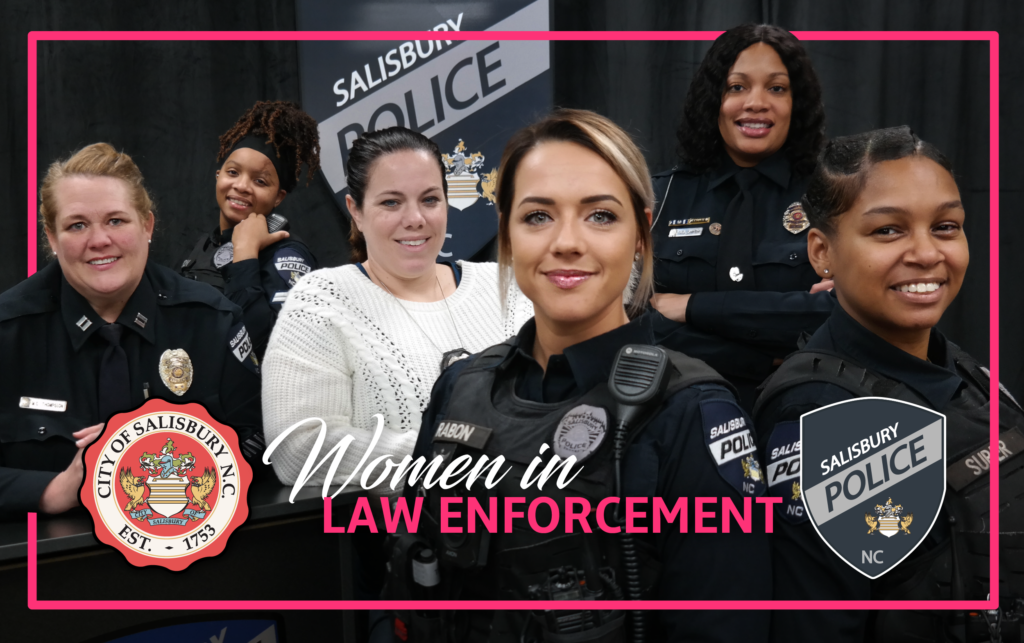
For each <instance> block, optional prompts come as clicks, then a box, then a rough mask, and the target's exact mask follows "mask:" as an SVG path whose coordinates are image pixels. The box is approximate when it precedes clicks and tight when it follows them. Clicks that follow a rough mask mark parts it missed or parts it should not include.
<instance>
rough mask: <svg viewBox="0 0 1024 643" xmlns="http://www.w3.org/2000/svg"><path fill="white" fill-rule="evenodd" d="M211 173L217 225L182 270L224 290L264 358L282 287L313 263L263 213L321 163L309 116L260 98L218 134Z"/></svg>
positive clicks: (305, 249)
mask: <svg viewBox="0 0 1024 643" xmlns="http://www.w3.org/2000/svg"><path fill="white" fill-rule="evenodd" d="M217 161H218V163H220V164H221V165H220V169H218V170H217V173H216V177H217V178H216V196H217V209H218V214H219V220H218V225H217V227H216V228H214V229H213V230H212V231H210V232H208V233H205V234H203V236H202V237H200V238H199V240H198V241H197V242H196V245H195V247H194V248H193V249H192V252H191V253H190V254H189V256H188V258H187V259H185V260H184V261H183V262H181V263H180V264H179V266H180V267H179V270H180V272H181V274H182V275H184V276H185V277H189V278H191V279H195V280H197V281H203V282H206V283H208V284H210V285H212V286H213V287H215V288H217V289H218V290H220V291H222V292H223V293H224V294H225V295H226V296H227V298H228V299H230V300H231V301H233V302H234V303H236V304H238V305H239V306H240V307H241V308H242V311H243V312H244V313H245V325H246V327H247V328H248V329H249V335H250V337H251V338H252V342H253V345H254V347H255V350H256V354H257V355H258V356H259V357H260V358H262V357H263V352H264V350H265V349H266V346H267V342H268V341H269V340H270V331H271V329H272V328H273V326H274V322H275V321H276V319H277V314H278V312H279V311H280V310H281V304H283V303H284V300H285V298H286V297H287V295H288V291H289V290H290V289H291V287H292V286H294V285H295V283H296V282H297V281H298V280H299V278H300V277H302V276H303V275H305V274H307V273H309V272H312V271H313V270H315V269H316V268H317V267H318V266H317V262H316V258H315V257H314V256H313V253H312V252H311V251H310V249H309V248H308V247H307V246H306V244H304V243H303V242H302V241H300V240H299V239H297V238H295V237H292V236H291V235H290V234H289V233H288V232H286V231H284V230H279V231H276V232H274V231H271V230H270V229H269V228H268V218H269V217H270V216H271V214H272V213H273V210H274V208H276V207H277V206H279V205H280V204H281V202H282V201H283V200H284V198H285V197H286V196H287V195H288V193H289V192H292V191H293V190H294V189H295V187H296V186H297V185H298V182H299V179H300V178H301V174H302V165H305V166H306V167H307V173H306V182H307V184H308V183H309V181H310V180H311V179H312V178H313V175H314V173H315V172H316V170H317V169H318V168H319V167H320V140H319V134H318V132H317V124H316V121H315V120H313V118H312V117H311V116H310V115H309V114H307V113H305V112H304V111H302V110H301V109H299V108H298V106H296V105H295V104H293V103H288V102H284V101H260V102H257V103H256V104H255V105H253V106H252V108H250V109H249V110H248V111H246V112H245V113H244V114H242V117H241V118H239V119H238V122H236V123H235V124H234V126H232V127H231V129H229V130H228V131H226V132H224V134H223V135H221V137H220V150H219V151H218V153H217Z"/></svg>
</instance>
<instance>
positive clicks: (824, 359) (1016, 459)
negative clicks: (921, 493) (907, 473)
mask: <svg viewBox="0 0 1024 643" xmlns="http://www.w3.org/2000/svg"><path fill="white" fill-rule="evenodd" d="M947 347H948V350H949V351H950V352H951V355H952V357H953V360H954V362H955V364H956V369H957V374H958V375H959V376H960V377H961V378H962V379H963V380H964V381H965V382H967V384H968V386H967V388H966V389H965V390H962V391H961V392H960V394H959V395H958V397H956V398H954V400H953V401H952V402H950V404H949V405H948V406H947V407H946V408H945V409H941V410H939V409H935V410H939V412H941V413H944V414H945V415H946V422H947V427H946V431H947V433H946V435H947V443H948V450H947V459H946V484H947V489H946V498H945V501H944V503H943V508H944V510H945V511H944V512H943V514H942V515H940V516H939V519H938V520H937V521H936V523H935V526H934V527H933V529H932V532H931V533H930V534H929V536H928V538H927V539H926V541H925V542H924V543H922V545H921V547H919V548H918V550H917V551H915V552H914V553H913V554H912V555H911V556H910V557H909V558H908V559H907V560H905V561H903V562H902V563H900V564H899V565H898V566H897V567H896V568H895V569H893V570H891V571H890V572H888V573H887V574H886V575H885V576H883V577H882V578H881V579H879V580H877V581H874V582H873V583H872V594H873V598H875V599H878V600H885V599H905V600H965V599H967V600H972V599H973V600H979V599H982V600H983V599H986V598H987V595H988V588H989V536H990V529H989V526H990V524H991V522H990V511H989V476H988V471H989V464H990V462H991V458H992V457H995V456H991V455H990V453H989V439H988V437H987V436H988V434H989V418H990V417H991V411H990V399H989V379H990V378H989V373H988V369H986V368H985V367H984V366H981V365H980V364H979V363H978V362H977V361H976V360H975V359H974V358H973V357H971V356H970V355H968V354H967V353H966V352H964V351H963V350H962V349H960V347H958V346H956V345H955V344H953V343H951V342H947ZM812 381H813V382H825V383H828V384H833V385H835V386H839V387H841V388H843V389H845V390H846V391H848V392H849V393H851V394H852V395H854V396H856V397H868V396H879V397H889V398H893V399H897V400H902V401H905V402H911V403H914V404H918V405H920V406H925V407H928V408H931V405H930V404H929V403H928V402H927V401H926V400H925V399H924V398H922V397H921V396H920V395H918V394H917V393H915V392H914V391H913V390H912V389H910V388H908V387H907V386H906V385H904V384H903V383H901V382H896V381H893V380H890V379H888V378H885V377H883V376H881V375H878V374H876V373H873V372H871V371H869V370H867V369H865V368H864V367H862V366H860V365H859V364H856V363H854V362H852V361H850V360H849V359H847V358H844V357H840V356H838V355H834V354H831V353H826V352H817V351H806V350H805V351H800V352H799V353H795V354H793V355H791V356H790V357H789V358H787V359H786V361H785V362H784V363H783V364H782V366H780V367H779V369H778V370H777V371H776V372H775V373H773V374H772V376H771V377H769V378H768V379H767V380H766V381H765V383H764V384H763V385H762V389H763V390H762V393H761V395H760V397H758V400H757V404H756V405H755V406H754V418H755V419H756V418H758V415H759V413H760V411H761V409H763V408H764V407H765V406H766V405H767V404H768V403H769V402H770V401H771V400H773V399H775V398H776V397H777V396H778V395H779V394H780V393H782V392H783V391H786V390H788V389H790V388H793V387H794V386H798V385H800V384H803V383H807V382H812ZM999 427H1000V436H999V441H1000V454H999V456H998V457H999V494H1000V499H1001V500H1002V503H1001V508H1000V512H999V544H1000V554H999V568H1000V569H999V571H1000V574H999V592H1000V596H1001V597H1004V598H1006V599H1007V600H1005V601H1001V602H1002V603H1003V604H1004V605H1012V604H1013V602H1014V600H1015V599H1017V598H1021V597H1024V457H1021V453H1022V452H1024V412H1022V409H1021V407H1020V405H1019V404H1018V403H1017V401H1016V400H1015V399H1014V398H1013V397H1012V396H1011V395H1010V394H1009V392H1008V391H1006V390H1005V389H1004V388H1002V386H1000V395H999ZM982 435H983V436H985V437H984V438H983V439H980V440H979V439H974V440H973V441H967V442H965V441H964V439H963V437H962V436H976V437H977V436H982ZM932 616H934V614H933V615H931V616H929V615H927V614H925V613H914V612H880V613H879V614H877V615H876V617H875V619H874V620H875V624H874V629H875V638H873V639H872V640H877V641H881V642H885V641H903V640H917V639H916V638H914V637H923V638H922V639H921V640H926V639H929V638H930V637H933V635H934V637H937V638H934V640H975V639H972V638H971V636H970V635H966V634H964V633H963V632H961V631H959V630H960V627H959V625H963V622H962V619H961V622H960V623H959V625H958V626H957V628H956V629H957V630H958V632H956V633H951V634H949V633H947V632H945V630H946V629H948V625H938V626H935V627H938V628H940V629H942V630H943V631H934V632H933V631H932V630H931V629H928V628H932V627H933V625H932V624H930V623H929V622H930V621H934V620H935V619H934V618H932ZM918 617H919V618H918ZM922 624H924V625H922ZM922 627H925V630H924V631H922V629H921V628H922ZM965 627H966V626H965ZM1012 627H1014V628H1016V627H1018V625H1017V624H1014V625H1013V626H1012ZM908 637H909V639H908ZM943 637H945V638H943ZM979 640H986V641H987V640H988V637H987V636H986V637H985V638H983V639H979ZM1008 640H1009V639H1008ZM1014 640H1015V639H1014Z"/></svg>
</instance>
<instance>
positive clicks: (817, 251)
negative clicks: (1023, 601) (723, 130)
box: [754, 127, 1024, 643]
mask: <svg viewBox="0 0 1024 643" xmlns="http://www.w3.org/2000/svg"><path fill="white" fill-rule="evenodd" d="M803 207H804V210H805V211H806V212H807V215H808V217H809V218H810V221H811V231H810V233H809V235H808V254H809V255H810V260H811V263H812V265H813V266H814V269H815V270H816V271H817V273H818V274H819V275H820V276H822V277H826V276H827V277H830V278H832V279H833V280H834V284H835V289H834V292H835V293H836V295H837V298H838V303H839V305H838V306H836V307H835V309H834V310H833V311H832V313H831V315H830V316H829V318H828V320H827V321H826V322H825V324H823V325H822V326H821V328H819V329H818V331H817V332H816V333H815V334H814V336H813V337H812V338H811V339H810V340H809V341H808V343H807V345H806V347H805V348H804V350H802V351H800V352H799V353H796V354H794V355H793V356H792V357H790V358H789V359H787V361H786V362H785V363H784V364H783V365H782V366H781V367H780V368H779V370H778V371H777V372H776V373H775V374H773V375H772V377H771V378H770V379H769V380H768V381H767V382H766V384H765V390H764V392H763V394H762V395H761V397H760V398H758V401H757V406H756V407H755V411H754V413H755V416H754V418H755V423H756V426H757V427H758V428H759V433H760V435H761V440H760V441H761V444H762V446H763V447H764V448H765V449H766V453H767V454H768V459H769V461H768V462H767V463H766V464H767V466H768V470H769V471H772V470H773V465H775V466H776V467H777V466H778V464H779V463H781V462H782V461H783V460H785V459H787V458H789V457H790V454H792V453H794V452H796V453H799V442H800V432H799V419H800V416H801V415H802V414H804V413H807V412H810V411H813V410H815V409H818V408H821V407H824V406H828V405H830V404H834V403H836V402H841V401H844V400H849V399H852V398H856V397H868V396H882V397H894V398H896V399H901V400H904V401H909V402H912V403H915V404H917V405H919V406H923V407H927V408H930V409H932V410H934V411H937V412H940V413H943V414H945V416H946V429H947V430H946V462H945V466H946V468H947V471H946V480H947V488H946V496H945V502H944V504H943V509H942V510H941V511H940V514H939V517H938V518H937V520H936V522H935V526H934V527H933V529H932V532H931V533H930V534H929V535H928V537H927V539H926V540H925V541H924V542H922V543H921V544H920V545H919V546H918V547H917V549H916V550H914V552H913V553H912V554H910V556H909V557H908V558H907V559H905V560H903V561H902V562H901V563H900V564H899V566H898V567H896V568H895V569H892V570H890V571H889V572H887V573H886V575H885V576H883V577H881V578H880V579H878V580H875V581H869V580H868V579H867V578H866V577H865V576H862V575H861V573H860V572H858V571H855V570H854V569H853V568H852V567H850V566H848V565H847V564H846V563H845V562H843V560H842V559H840V558H839V557H838V556H837V555H836V554H834V553H833V552H832V551H830V550H829V548H828V547H827V546H826V544H825V543H824V542H823V541H822V540H821V539H820V538H819V536H818V535H817V534H816V533H815V530H814V529H813V526H812V525H811V524H809V522H808V517H807V515H806V508H805V507H804V504H803V502H804V499H803V496H802V494H801V491H800V490H799V488H798V487H793V486H792V485H793V482H794V481H793V476H788V477H780V478H779V480H780V482H778V483H776V482H775V481H774V480H769V485H771V486H770V488H769V495H781V496H782V497H783V503H782V504H781V505H780V506H779V514H778V515H779V517H780V518H781V519H780V520H776V521H775V534H774V536H773V541H772V550H773V553H772V559H773V570H774V571H773V577H774V596H775V598H776V599H784V600H794V599H812V600H828V599H868V598H874V599H920V600H935V599H961V600H962V599H968V600H971V599H974V600H978V599H985V598H986V596H987V594H988V591H989V590H988V571H989V570H988V562H989V559H988V541H989V534H988V526H989V525H990V521H989V515H988V512H989V494H988V484H989V479H988V475H987V467H986V469H985V470H981V469H980V468H978V467H974V468H972V467H970V466H969V463H970V462H972V461H973V460H972V458H976V456H979V454H981V453H982V452H984V454H985V456H987V453H988V447H989V416H990V411H989V404H990V402H989V399H990V391H989V386H990V383H989V374H988V370H987V369H986V368H984V367H983V366H981V365H980V364H979V363H978V362H977V361H976V360H975V359H974V358H972V357H971V356H970V355H968V354H967V353H965V352H964V351H963V350H962V349H960V348H959V347H958V346H957V345H956V344H953V343H952V342H950V341H949V340H947V339H946V338H945V337H944V336H943V335H942V333H940V332H939V331H938V329H937V328H936V324H938V322H939V320H940V319H941V318H942V314H943V313H944V312H945V310H946V309H947V308H948V307H949V305H950V304H951V303H952V302H953V300H954V299H955V298H956V295H957V293H958V292H959V290H960V286H961V284H962V283H963V279H964V273H965V271H966V269H967V264H968V259H969V253H968V247H967V239H966V237H965V236H964V230H963V227H964V215H965V213H964V207H963V204H962V202H961V199H960V192H959V190H958V188H957V185H956V181H955V179H954V177H953V174H952V168H951V165H950V162H949V160H948V159H947V158H946V157H945V156H944V155H943V154H942V153H941V152H940V151H939V150H937V149H936V148H935V147H934V146H932V145H930V144H928V143H926V142H924V141H922V140H920V139H919V138H918V137H917V136H915V135H914V134H913V132H911V130H910V128H908V127H897V128H892V129H884V130H876V131H872V132H867V133H865V134H859V135H856V136H848V137H843V138H838V139H835V140H833V141H831V142H830V143H828V144H827V145H826V147H825V150H824V151H823V153H822V155H821V157H820V159H819V161H818V167H817V169H816V170H815V173H814V175H813V177H812V179H811V182H810V185H809V186H808V188H807V194H806V196H805V197H804V199H803ZM808 358H811V359H808ZM808 365H811V366H808ZM996 397H997V399H998V404H999V422H1000V430H1001V431H1002V436H1001V438H1002V441H1003V442H1004V443H1005V444H1008V445H1018V444H1021V443H1022V442H1024V433H1022V430H1024V414H1022V412H1021V409H1020V407H1019V406H1018V405H1017V403H1016V401H1014V400H1013V398H1012V397H1010V396H1009V394H1007V393H1005V392H1003V391H1001V390H999V391H996ZM1018 453H1019V451H1018V450H1017V449H1016V448H1011V449H1010V451H1009V452H1007V453H1006V454H1004V456H1008V457H1007V459H1005V460H1003V462H1001V464H1000V477H1001V480H1000V492H1001V494H1002V495H1003V497H1004V498H1006V499H1007V500H1006V502H1005V503H1004V504H1003V507H1002V508H1001V510H1000V516H999V529H1000V531H1001V532H1002V533H1003V534H1004V535H1003V537H1002V541H1001V545H1002V547H1003V557H1004V558H1003V560H1007V559H1009V560H1010V561H1013V560H1015V559H1016V557H1019V556H1020V555H1021V553H1022V550H1024V547H1022V543H1021V540H1020V537H1019V535H1011V534H1010V532H1016V534H1019V533H1020V532H1021V531H1024V519H1022V518H1024V511H1021V507H1020V506H1019V505H1015V503H1016V502H1018V501H1016V500H1014V499H1015V498H1018V499H1019V497H1020V494H1021V490H1022V489H1024V458H1022V457H1020V456H1019V455H1017V454H1018ZM783 454H785V455H783ZM797 481H799V480H797ZM794 490H795V491H794ZM789 509H795V511H789ZM917 522H919V521H915V524H917ZM927 528H928V523H927V522H924V523H923V524H921V526H920V527H918V529H921V530H925V529H927ZM1014 565H1015V563H1013V562H1010V563H1009V565H1008V566H1004V569H1003V570H1002V573H1001V574H1000V579H999V583H1000V586H1001V587H1000V596H1001V597H1006V598H1007V599H1008V600H1007V601H1006V604H1010V603H1012V599H1013V598H1014V597H1020V596H1022V595H1024V594H1022V589H1024V583H1022V576H1021V574H1020V571H1019V567H1017V568H1015V567H1014ZM1015 569H1016V571H1014V570H1015ZM936 614H939V613H934V614H928V613H923V612H910V611H906V610H904V611H899V612H879V613H878V614H877V616H876V617H875V619H874V622H873V623H872V624H870V625H869V624H868V619H867V615H866V613H865V612H846V613H842V614H824V613H820V612H801V613H798V612H777V613H776V614H775V615H774V616H773V625H772V634H773V640H777V641H783V640H787V641H790V640H797V641H801V640H828V641H833V642H836V643H838V642H840V641H862V640H871V641H903V640H915V641H916V640H921V639H919V638H918V637H921V638H925V639H928V640H936V641H947V640H949V641H963V640H967V641H975V640H983V641H988V640H989V638H988V636H989V634H988V626H987V625H986V624H985V623H984V621H983V618H982V616H979V615H978V614H975V616H974V617H965V615H963V614H958V615H952V613H945V616H937V615H936ZM964 618H967V619H968V622H966V623H965V622H964ZM971 618H973V619H974V621H975V622H973V623H972V622H970V619H971ZM1005 626H1006V627H1011V625H1009V624H1006V625H1005ZM1012 627H1015V628H1016V627H1019V624H1017V623H1013V624H1012ZM865 628H868V629H870V630H871V632H870V634H868V636H867V638H866V639H865V638H864V635H865ZM965 628H966V630H968V631H972V630H973V631H974V632H975V634H974V635H970V634H965ZM978 628H980V629H978ZM1006 632H1008V630H1004V633H1006ZM908 637H909V639H908ZM976 637H980V638H976ZM993 640H998V639H993ZM1008 640H1017V639H1016V638H1014V639H1008Z"/></svg>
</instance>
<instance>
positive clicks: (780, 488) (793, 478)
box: [764, 420, 807, 525]
mask: <svg viewBox="0 0 1024 643" xmlns="http://www.w3.org/2000/svg"><path fill="white" fill-rule="evenodd" d="M764 457H765V461H766V462H767V463H768V493H769V495H772V496H779V497H780V498H782V502H781V503H780V504H779V506H778V512H779V515H780V516H782V518H783V519H785V520H786V522H790V523H792V524H794V525H798V524H800V523H802V522H807V510H806V509H805V508H804V496H803V493H802V492H801V490H800V422H798V421H795V420H794V421H791V422H779V423H778V424H776V425H775V428H774V429H772V434H771V436H770V437H769V438H768V446H767V447H766V448H765V453H764Z"/></svg>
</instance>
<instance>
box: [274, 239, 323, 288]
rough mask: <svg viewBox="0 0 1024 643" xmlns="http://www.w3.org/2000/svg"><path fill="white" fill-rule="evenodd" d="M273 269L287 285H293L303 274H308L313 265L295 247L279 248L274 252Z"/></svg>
mask: <svg viewBox="0 0 1024 643" xmlns="http://www.w3.org/2000/svg"><path fill="white" fill-rule="evenodd" d="M274 269H275V270H277V274H278V275H279V276H280V277H281V279H283V280H284V281H286V282H288V285H289V286H294V285H295V284H297V283H298V281H299V279H302V277H304V276H305V275H307V274H309V273H310V272H311V271H312V270H313V267H312V266H311V265H310V264H309V260H308V259H306V257H304V256H303V255H302V253H301V252H299V251H298V250H297V249H295V248H281V249H280V250H278V251H277V252H275V253H274Z"/></svg>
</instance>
